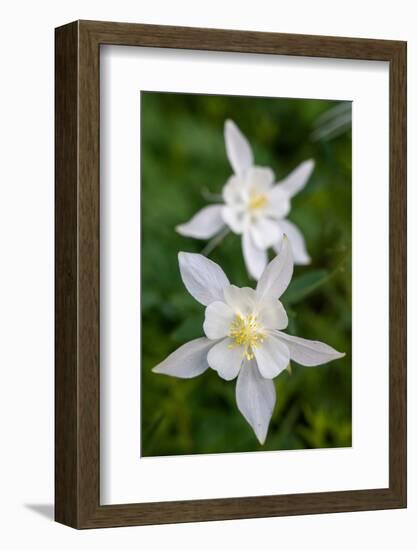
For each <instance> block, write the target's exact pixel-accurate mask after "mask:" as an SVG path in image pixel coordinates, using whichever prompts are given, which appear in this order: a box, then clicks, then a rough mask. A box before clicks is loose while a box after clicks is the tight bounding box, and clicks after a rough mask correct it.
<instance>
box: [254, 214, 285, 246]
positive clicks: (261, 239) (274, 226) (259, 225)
mask: <svg viewBox="0 0 417 550" xmlns="http://www.w3.org/2000/svg"><path fill="white" fill-rule="evenodd" d="M250 231H251V235H252V239H253V242H254V244H255V246H257V247H258V248H263V249H266V248H269V247H270V246H272V245H274V244H276V243H277V242H278V241H279V240H280V239H281V238H282V231H281V228H280V226H279V224H278V222H276V221H275V220H271V219H270V218H266V217H261V218H257V219H255V220H253V221H252V223H251V225H250Z"/></svg>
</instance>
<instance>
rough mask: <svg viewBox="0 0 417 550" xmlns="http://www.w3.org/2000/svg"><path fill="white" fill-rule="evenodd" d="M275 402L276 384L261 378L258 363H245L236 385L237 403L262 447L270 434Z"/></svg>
mask: <svg viewBox="0 0 417 550" xmlns="http://www.w3.org/2000/svg"><path fill="white" fill-rule="evenodd" d="M275 400H276V394H275V386H274V382H273V381H272V380H267V379H266V378H263V377H262V376H261V374H260V372H259V369H258V367H257V365H256V361H253V360H252V361H250V362H249V361H245V362H244V363H243V366H242V368H241V369H240V373H239V378H238V379H237V383H236V402H237V406H238V409H239V411H240V412H241V413H242V415H243V416H244V418H245V419H246V421H247V422H248V423H249V424H250V426H251V427H252V429H253V431H254V432H255V435H256V437H257V438H258V441H259V443H260V444H261V445H263V444H264V442H265V439H266V435H267V433H268V426H269V422H270V420H271V416H272V412H273V410H274V407H275Z"/></svg>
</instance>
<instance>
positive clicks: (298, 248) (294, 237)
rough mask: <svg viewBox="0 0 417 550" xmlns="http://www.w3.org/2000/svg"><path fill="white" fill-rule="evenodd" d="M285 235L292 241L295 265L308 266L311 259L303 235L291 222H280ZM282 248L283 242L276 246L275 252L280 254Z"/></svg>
mask: <svg viewBox="0 0 417 550" xmlns="http://www.w3.org/2000/svg"><path fill="white" fill-rule="evenodd" d="M279 224H280V226H281V229H282V231H283V233H285V234H286V235H287V237H288V240H289V241H290V244H291V248H292V253H293V257H294V263H295V264H297V265H307V264H309V263H310V262H311V258H310V256H309V255H308V252H307V248H306V243H305V240H304V237H303V234H302V233H301V231H300V230H299V229H298V227H297V226H296V225H294V224H293V223H292V222H290V221H289V220H280V222H279ZM280 248H281V242H279V243H278V244H277V245H275V246H274V249H275V252H276V253H277V254H278V253H279V250H280Z"/></svg>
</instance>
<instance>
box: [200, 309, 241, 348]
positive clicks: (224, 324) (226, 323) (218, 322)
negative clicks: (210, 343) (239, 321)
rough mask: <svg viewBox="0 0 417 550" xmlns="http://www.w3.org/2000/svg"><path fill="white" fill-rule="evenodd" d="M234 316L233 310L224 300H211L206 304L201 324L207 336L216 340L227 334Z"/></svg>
mask: <svg viewBox="0 0 417 550" xmlns="http://www.w3.org/2000/svg"><path fill="white" fill-rule="evenodd" d="M234 316H235V314H234V312H233V310H232V309H231V308H230V306H228V305H227V304H225V303H224V302H212V303H211V304H210V305H208V306H207V308H206V312H205V319H204V324H203V330H204V333H205V335H206V336H207V338H210V339H211V340H216V339H218V338H224V337H225V336H227V335H228V334H229V332H230V325H231V324H232V321H233V318H234Z"/></svg>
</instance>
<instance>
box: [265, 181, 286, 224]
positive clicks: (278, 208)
mask: <svg viewBox="0 0 417 550" xmlns="http://www.w3.org/2000/svg"><path fill="white" fill-rule="evenodd" d="M267 199H268V202H267V204H266V206H265V214H266V215H267V216H271V217H272V218H275V219H277V220H281V219H282V218H285V216H287V215H288V213H289V211H290V209H291V202H290V197H289V195H288V193H286V192H285V191H284V190H283V189H282V188H281V186H280V185H279V184H277V185H274V187H273V188H272V189H271V190H270V191H269V192H268V193H267Z"/></svg>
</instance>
